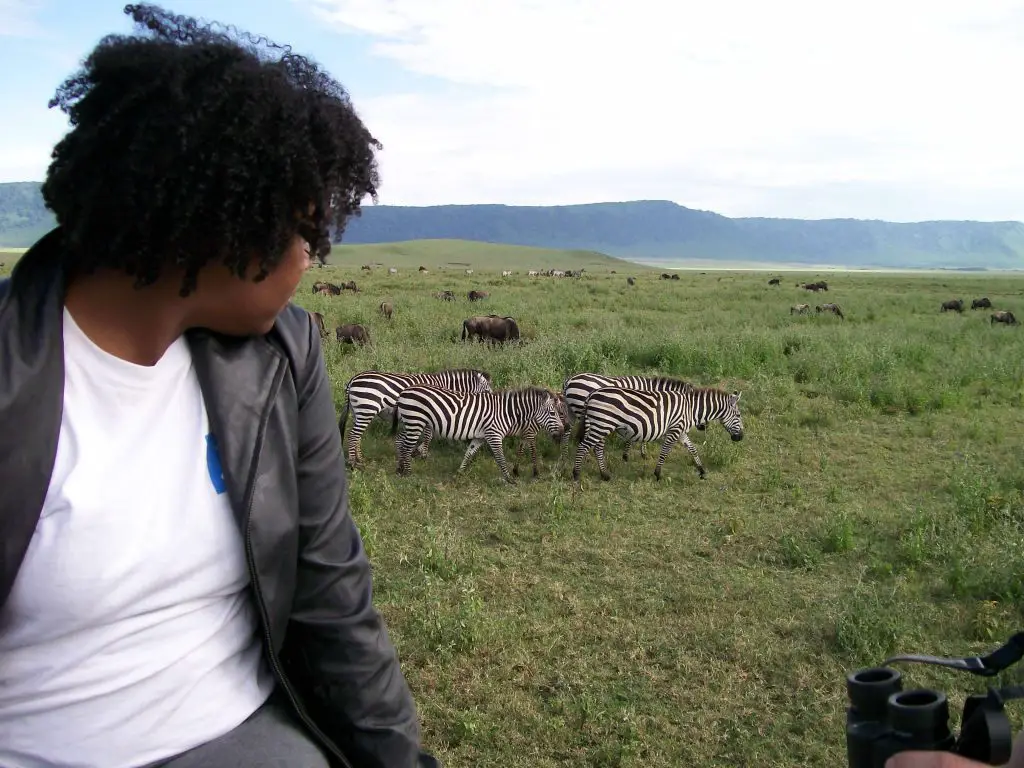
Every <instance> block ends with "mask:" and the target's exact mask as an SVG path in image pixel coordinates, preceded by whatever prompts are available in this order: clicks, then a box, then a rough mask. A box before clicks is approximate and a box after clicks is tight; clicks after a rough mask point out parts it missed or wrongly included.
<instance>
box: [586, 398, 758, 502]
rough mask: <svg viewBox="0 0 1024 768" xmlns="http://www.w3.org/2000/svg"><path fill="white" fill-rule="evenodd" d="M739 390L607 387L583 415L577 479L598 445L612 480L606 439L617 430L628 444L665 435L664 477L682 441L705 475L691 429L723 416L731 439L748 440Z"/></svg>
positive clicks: (589, 402)
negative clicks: (670, 457) (672, 453)
mask: <svg viewBox="0 0 1024 768" xmlns="http://www.w3.org/2000/svg"><path fill="white" fill-rule="evenodd" d="M739 400H740V393H739V392H738V391H737V392H733V393H732V394H730V393H728V392H726V391H724V390H721V389H713V388H710V387H699V388H698V387H695V388H694V389H692V390H690V391H688V392H687V391H671V390H670V391H659V392H650V391H643V390H639V389H624V388H621V387H602V388H601V389H599V390H597V391H595V392H594V393H593V394H591V395H590V397H589V398H588V399H587V409H586V412H585V413H584V415H583V418H582V421H583V431H584V434H583V440H582V441H580V445H579V448H578V449H577V450H576V461H575V462H574V463H573V468H572V479H573V480H574V481H575V482H577V483H578V482H579V479H580V470H581V469H582V468H583V461H584V459H586V457H587V453H589V452H590V449H591V448H593V449H594V455H595V456H596V457H597V464H598V467H600V470H601V479H602V480H610V479H611V474H610V473H609V472H608V465H607V463H606V462H605V458H604V441H605V438H606V437H607V436H608V435H609V434H611V433H612V432H617V433H618V434H620V435H621V436H622V437H624V438H625V439H626V442H627V446H626V449H627V450H628V449H629V444H632V443H637V442H650V441H653V440H663V442H662V444H661V453H660V454H659V456H658V462H657V464H655V466H654V477H655V479H657V480H660V479H661V468H662V467H663V466H664V464H665V459H666V458H667V457H668V454H669V451H670V450H671V449H672V446H673V445H674V444H675V443H676V441H678V440H682V441H683V445H685V446H686V449H687V450H688V451H689V452H690V455H691V456H693V462H694V464H696V466H697V474H698V475H700V477H701V479H703V478H704V475H705V474H706V473H705V469H704V465H703V464H701V461H700V457H699V456H698V455H697V449H696V448H695V447H694V445H693V443H691V442H690V437H689V435H687V434H686V433H687V432H688V431H689V430H690V428H691V427H693V426H694V425H695V424H696V423H698V422H703V423H705V424H707V423H708V422H709V421H711V420H713V419H717V420H720V421H721V422H722V426H724V427H725V429H726V431H728V432H729V434H730V435H731V436H732V439H733V440H734V441H735V440H742V439H743V421H742V419H741V418H740V409H739Z"/></svg>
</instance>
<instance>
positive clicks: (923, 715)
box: [846, 632, 1024, 768]
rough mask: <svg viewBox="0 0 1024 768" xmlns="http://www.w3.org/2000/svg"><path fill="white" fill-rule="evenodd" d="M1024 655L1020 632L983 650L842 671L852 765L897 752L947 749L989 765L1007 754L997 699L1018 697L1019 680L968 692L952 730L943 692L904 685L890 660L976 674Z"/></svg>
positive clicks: (1007, 731)
mask: <svg viewBox="0 0 1024 768" xmlns="http://www.w3.org/2000/svg"><path fill="white" fill-rule="evenodd" d="M1022 656H1024V632H1020V633H1017V634H1016V635H1014V636H1013V637H1012V638H1010V640H1009V642H1007V643H1006V645H1004V646H1002V647H1001V648H999V649H997V650H996V651H994V652H993V653H991V654H989V655H988V656H984V657H968V658H962V659H956V658H940V657H935V656H920V655H910V656H895V657H893V658H891V659H887V660H886V661H884V662H883V665H882V666H880V667H868V668H865V669H859V670H857V671H855V672H851V673H850V674H849V675H847V677H846V691H847V695H848V697H849V707H848V708H847V710H846V753H847V761H848V764H849V766H850V768H884V766H885V761H886V760H888V759H889V758H890V757H892V756H893V755H895V754H897V753H898V752H905V751H907V750H928V751H944V752H952V753H955V754H958V755H962V756H963V757H966V758H970V759H972V760H977V761H978V762H981V763H986V764H988V765H1003V764H1005V763H1006V762H1007V761H1008V760H1009V759H1010V753H1011V751H1012V749H1013V734H1012V732H1011V728H1010V721H1009V718H1008V717H1007V716H1006V711H1005V710H1004V708H1003V703H1004V702H1005V701H1008V700H1010V699H1017V698H1024V686H1011V687H1007V688H1001V689H995V688H989V689H988V692H987V693H983V694H974V695H971V696H968V697H967V700H966V701H965V703H964V709H963V715H962V717H961V720H960V734H959V736H957V735H956V734H955V733H954V732H953V730H951V729H950V725H949V702H948V700H947V699H946V694H944V693H942V692H941V691H937V690H932V689H928V688H917V689H910V690H904V689H903V676H902V675H901V674H900V672H899V671H898V670H896V669H893V668H892V667H890V666H888V665H889V664H890V663H893V662H896V661H913V662H920V663H925V664H935V665H938V666H944V667H949V668H951V669H957V670H960V671H966V672H970V673H971V674H975V675H982V676H986V677H990V676H993V675H996V674H998V673H999V672H1001V671H1002V670H1004V669H1006V667H1008V666H1010V665H1011V664H1014V663H1016V662H1017V661H1019V660H1020V658H1021V657H1022Z"/></svg>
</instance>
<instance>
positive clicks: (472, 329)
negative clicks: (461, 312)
mask: <svg viewBox="0 0 1024 768" xmlns="http://www.w3.org/2000/svg"><path fill="white" fill-rule="evenodd" d="M474 336H476V337H477V341H484V339H488V340H490V341H491V342H497V343H499V344H504V343H505V342H506V341H519V326H518V325H517V324H516V321H515V318H512V317H498V316H497V315H476V316H475V317H469V318H466V319H465V320H463V321H462V340H463V341H465V340H466V339H472V338H473V337H474Z"/></svg>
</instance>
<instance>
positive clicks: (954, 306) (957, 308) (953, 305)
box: [939, 299, 964, 312]
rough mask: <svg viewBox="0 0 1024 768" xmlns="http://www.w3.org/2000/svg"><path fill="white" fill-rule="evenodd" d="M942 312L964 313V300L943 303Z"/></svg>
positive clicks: (951, 300)
mask: <svg viewBox="0 0 1024 768" xmlns="http://www.w3.org/2000/svg"><path fill="white" fill-rule="evenodd" d="M939 311H940V312H949V311H953V312H963V311H964V300H963V299H950V300H949V301H944V302H942V309H941V310H939Z"/></svg>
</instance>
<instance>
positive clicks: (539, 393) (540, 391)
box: [498, 384, 560, 400]
mask: <svg viewBox="0 0 1024 768" xmlns="http://www.w3.org/2000/svg"><path fill="white" fill-rule="evenodd" d="M498 392H499V393H500V394H503V395H504V394H513V393H519V394H523V395H532V396H534V397H536V398H538V399H539V398H542V397H550V398H554V399H555V400H557V399H558V395H559V394H560V393H559V392H555V391H554V390H553V389H548V388H547V387H538V386H536V385H533V384H531V385H528V386H525V387H510V388H508V389H502V390H498Z"/></svg>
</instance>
